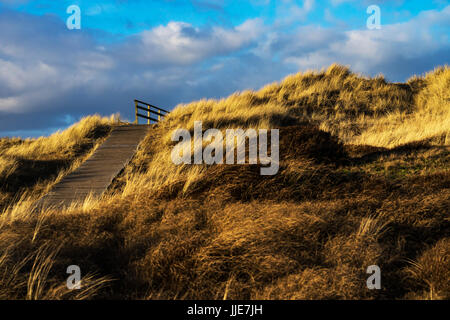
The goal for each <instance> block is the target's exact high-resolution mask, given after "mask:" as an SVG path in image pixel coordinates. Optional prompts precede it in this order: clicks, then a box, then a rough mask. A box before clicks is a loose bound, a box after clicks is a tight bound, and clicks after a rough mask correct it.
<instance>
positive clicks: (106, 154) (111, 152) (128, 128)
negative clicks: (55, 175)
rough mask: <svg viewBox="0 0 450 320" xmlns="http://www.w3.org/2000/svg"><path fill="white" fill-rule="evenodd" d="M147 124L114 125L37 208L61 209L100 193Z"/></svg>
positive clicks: (124, 162) (129, 156)
mask: <svg viewBox="0 0 450 320" xmlns="http://www.w3.org/2000/svg"><path fill="white" fill-rule="evenodd" d="M148 128H149V126H147V125H123V126H117V127H114V128H113V130H112V132H111V134H110V135H109V137H108V138H107V139H106V141H105V142H104V143H103V144H102V145H101V146H99V147H98V148H97V150H95V152H94V154H93V155H92V156H91V157H90V158H89V159H87V160H86V161H85V162H84V163H82V164H81V166H80V167H78V169H76V170H75V171H73V172H72V173H70V174H69V175H67V176H66V177H64V178H63V179H62V180H61V181H60V182H59V183H57V184H56V185H55V186H54V187H53V188H52V190H50V192H49V193H48V194H47V195H45V196H44V197H43V198H42V199H41V200H39V201H38V203H37V208H38V209H41V208H45V207H57V208H61V209H63V208H64V207H68V206H70V205H71V203H73V202H80V201H83V200H84V199H85V198H86V197H87V196H88V195H90V194H92V195H93V196H101V195H102V194H103V193H104V192H105V191H106V189H107V188H108V187H109V185H110V184H111V182H112V181H113V179H114V178H115V177H116V176H117V175H118V174H119V173H120V171H121V170H122V169H123V168H124V167H125V166H126V165H127V164H128V162H129V161H130V160H131V159H132V157H133V156H134V154H135V153H136V150H137V147H138V145H139V143H140V142H141V141H142V139H143V138H144V137H145V135H146V134H147V132H148Z"/></svg>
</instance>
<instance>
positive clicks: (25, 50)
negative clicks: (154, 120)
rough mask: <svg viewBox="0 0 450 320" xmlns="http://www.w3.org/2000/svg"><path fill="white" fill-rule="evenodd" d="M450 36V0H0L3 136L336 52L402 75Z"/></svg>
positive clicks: (246, 81)
mask: <svg viewBox="0 0 450 320" xmlns="http://www.w3.org/2000/svg"><path fill="white" fill-rule="evenodd" d="M73 5H76V6H78V8H79V9H80V13H81V16H80V18H81V19H80V29H70V28H68V26H67V20H68V19H69V18H70V16H71V15H72V13H73V12H69V13H68V12H67V9H68V7H69V6H73ZM373 5H376V6H377V7H378V8H379V10H380V11H379V12H380V15H379V17H380V27H379V28H369V26H368V22H367V21H368V20H369V22H370V21H371V22H372V24H373V22H374V21H375V20H373V19H372V18H371V16H373V14H374V13H375V12H374V11H372V10H369V12H368V7H369V6H373ZM449 38H450V0H449V1H447V0H429V1H423V0H422V1H417V0H378V1H377V0H359V1H356V0H324V1H319V0H304V1H300V0H277V1H275V0H249V1H242V0H240V1H237V0H236V1H235V0H230V1H226V0H190V1H181V0H152V1H148V0H147V1H144V0H109V1H87V0H79V1H75V0H67V1H66V0H58V1H55V0H48V1H33V0H0V137H2V136H9V137H11V136H20V137H24V138H25V137H38V136H41V135H49V134H51V133H52V132H54V131H56V130H62V129H64V128H66V127H68V126H69V125H71V124H73V123H74V122H76V121H78V120H79V119H80V118H81V117H83V116H86V115H90V114H95V113H98V114H101V115H110V114H113V113H116V112H120V114H121V118H122V119H128V120H131V121H133V120H134V104H133V100H134V99H139V100H143V101H146V102H149V103H152V104H154V105H157V106H161V107H163V108H165V109H169V110H171V109H173V108H174V107H175V106H176V105H178V104H180V103H187V102H190V101H193V100H198V99H202V98H221V97H226V96H228V95H229V94H231V93H233V92H235V91H243V90H246V89H259V88H260V87H262V86H264V85H265V84H268V83H272V82H275V81H280V80H282V79H283V78H284V77H285V76H287V75H289V74H292V73H297V72H302V71H306V70H311V69H319V70H320V69H322V68H326V67H327V66H329V65H330V64H332V63H340V64H343V65H346V66H349V67H350V68H351V69H352V71H354V72H357V73H361V74H363V75H366V76H375V75H377V74H380V73H381V74H383V75H384V76H385V77H386V79H387V80H389V81H394V82H400V81H405V80H407V79H408V78H409V77H411V76H412V75H414V74H423V73H425V72H427V71H430V70H433V69H434V68H435V67H436V66H439V65H445V64H448V63H449V60H450V39H449Z"/></svg>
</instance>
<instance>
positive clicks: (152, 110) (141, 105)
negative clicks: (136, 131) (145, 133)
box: [134, 100, 169, 124]
mask: <svg viewBox="0 0 450 320" xmlns="http://www.w3.org/2000/svg"><path fill="white" fill-rule="evenodd" d="M134 106H135V109H136V120H135V121H134V123H136V124H138V123H139V121H138V118H139V117H141V118H144V119H147V124H151V121H154V122H159V121H161V118H162V117H165V116H167V115H168V114H169V111H167V110H164V109H161V108H158V107H155V106H154V105H151V104H149V103H147V102H143V101H140V100H134ZM139 110H143V111H145V112H147V115H144V114H142V113H139ZM152 115H155V116H157V117H158V118H155V117H152Z"/></svg>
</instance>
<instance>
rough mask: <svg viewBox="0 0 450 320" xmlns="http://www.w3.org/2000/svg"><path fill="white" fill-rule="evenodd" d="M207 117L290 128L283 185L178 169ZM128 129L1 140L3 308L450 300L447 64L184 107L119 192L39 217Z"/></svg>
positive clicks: (251, 172) (323, 80) (283, 147)
mask: <svg viewBox="0 0 450 320" xmlns="http://www.w3.org/2000/svg"><path fill="white" fill-rule="evenodd" d="M194 121H202V122H203V130H207V129H209V128H217V129H220V130H225V129H229V128H243V129H246V128H264V129H271V128H278V129H279V130H280V170H279V172H278V174H276V175H274V176H261V175H260V172H259V168H260V164H256V165H249V164H247V165H178V166H176V165H174V164H173V163H172V161H171V158H170V154H171V150H172V148H173V146H174V145H175V142H172V141H171V135H172V132H173V131H174V130H175V129H178V128H185V129H188V130H191V131H192V130H193V126H194ZM115 122H116V120H114V119H113V118H111V119H110V118H100V117H98V116H95V117H88V118H85V119H83V120H81V121H80V122H79V123H77V124H75V125H74V126H72V127H71V128H69V129H67V130H66V131H63V132H58V133H56V134H54V135H53V136H50V137H48V138H39V139H29V140H22V139H17V138H15V139H2V140H0V181H1V189H0V210H2V211H0V212H1V215H0V299H450V215H449V210H448V208H450V172H449V169H450V153H449V149H450V145H449V144H450V69H449V68H448V66H444V67H439V68H436V69H435V70H434V71H431V72H429V73H427V74H425V75H423V76H415V77H413V78H411V79H410V80H408V81H407V82H406V83H389V82H387V81H386V80H385V79H384V78H383V76H377V77H375V78H368V77H364V76H362V75H358V74H355V73H353V72H351V71H350V70H349V69H348V68H346V67H343V66H340V65H332V66H330V67H329V68H328V69H326V70H322V71H310V72H305V73H298V74H296V75H291V76H288V77H287V78H285V79H284V80H282V81H281V82H279V83H273V84H270V85H267V86H265V87H264V88H262V89H260V90H259V91H243V92H238V93H235V94H233V95H231V96H229V97H228V98H224V99H220V100H200V101H197V102H193V103H189V104H186V105H184V104H183V105H179V106H177V107H176V108H175V109H174V110H173V111H172V112H171V113H170V114H169V116H168V117H166V118H165V119H164V120H163V121H161V122H160V123H159V124H157V125H154V126H153V127H152V128H151V130H150V131H149V133H148V135H147V137H146V138H145V139H144V140H143V142H142V143H141V144H140V146H139V149H138V151H137V153H136V155H135V157H134V158H133V160H132V161H131V162H130V164H129V165H128V166H127V167H126V168H125V169H124V170H123V172H122V173H121V175H120V176H119V177H117V179H116V180H115V181H114V182H113V184H112V185H111V187H110V188H109V190H107V192H106V194H104V196H103V197H102V199H88V200H87V201H86V202H85V203H79V204H77V205H74V206H72V207H71V208H69V209H67V210H64V211H61V210H54V209H42V210H41V211H40V212H36V210H33V201H34V200H36V199H38V198H39V197H41V196H42V195H43V194H45V192H46V191H48V190H49V189H50V188H51V186H52V185H54V183H55V182H57V181H58V179H60V178H61V177H62V176H64V175H65V174H67V173H68V172H70V171H71V170H73V169H74V168H75V167H76V166H77V165H79V164H80V163H81V162H82V161H83V160H84V159H86V158H87V157H88V156H89V154H90V153H91V152H92V151H93V150H95V148H96V146H98V145H99V144H100V143H101V142H102V141H103V139H105V137H106V136H107V135H108V133H109V131H110V129H111V126H112V125H114V123H115ZM69 265H78V266H80V268H81V271H82V289H80V290H69V289H67V287H66V279H67V276H68V274H67V273H66V268H67V267H68V266H69ZM370 265H378V266H379V267H380V269H381V279H382V288H381V289H380V290H369V289H368V288H367V286H366V280H367V278H368V277H369V274H367V273H366V270H367V267H368V266H370Z"/></svg>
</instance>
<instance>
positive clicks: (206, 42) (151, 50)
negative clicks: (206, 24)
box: [139, 19, 264, 65]
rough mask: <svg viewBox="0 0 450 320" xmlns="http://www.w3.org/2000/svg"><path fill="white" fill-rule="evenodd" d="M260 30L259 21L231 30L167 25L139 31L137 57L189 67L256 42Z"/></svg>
mask: <svg viewBox="0 0 450 320" xmlns="http://www.w3.org/2000/svg"><path fill="white" fill-rule="evenodd" d="M263 31H264V26H263V23H262V21H261V20H260V19H252V20H247V21H245V22H244V23H243V24H241V25H239V26H237V27H235V28H232V29H224V28H222V27H213V28H212V29H210V30H205V29H201V28H198V27H194V26H192V25H191V24H189V23H184V22H170V23H168V24H167V25H166V26H159V27H156V28H154V29H151V30H147V31H144V32H142V34H141V35H140V39H141V47H140V50H139V57H140V59H141V60H143V61H146V62H166V63H175V64H181V65H183V64H191V63H194V62H196V61H200V60H202V59H204V58H207V57H210V56H215V55H222V54H228V53H230V52H233V51H236V50H240V49H241V48H243V47H244V46H246V45H249V44H251V43H252V41H256V40H257V39H258V38H259V36H260V35H261V33H262V32H263Z"/></svg>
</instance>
